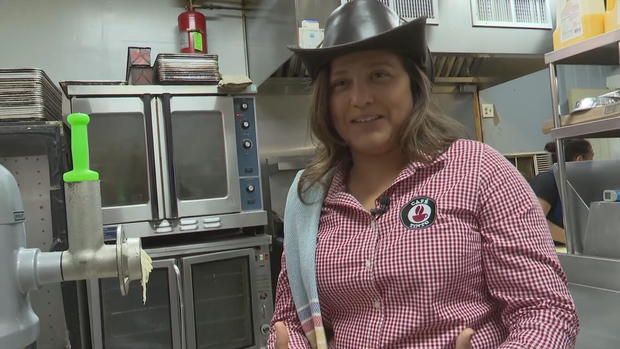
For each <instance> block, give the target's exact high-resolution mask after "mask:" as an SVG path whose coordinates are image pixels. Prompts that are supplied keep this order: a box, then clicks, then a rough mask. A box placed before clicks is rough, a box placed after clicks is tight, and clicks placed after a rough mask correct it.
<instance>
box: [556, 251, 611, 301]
mask: <svg viewBox="0 0 620 349" xmlns="http://www.w3.org/2000/svg"><path fill="white" fill-rule="evenodd" d="M558 258H559V259H560V263H561V264H562V268H563V269H564V272H565V273H566V277H567V278H568V282H570V283H574V284H580V285H588V286H592V287H597V288H604V289H608V290H612V291H619V292H620V278H619V277H617V276H618V275H620V260H616V259H608V258H599V257H587V256H578V255H571V254H564V253H560V254H558Z"/></svg>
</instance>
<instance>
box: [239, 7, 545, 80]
mask: <svg viewBox="0 0 620 349" xmlns="http://www.w3.org/2000/svg"><path fill="white" fill-rule="evenodd" d="M392 1H394V0H392ZM399 1H400V2H403V0H399ZM409 1H411V2H416V1H419V0H409ZM430 1H432V0H430ZM487 1H489V0H487ZM537 1H541V0H537ZM547 1H549V0H547ZM438 3H439V5H438V9H437V12H436V13H437V18H435V19H434V21H433V22H437V25H435V24H429V25H427V31H428V41H429V47H430V49H431V51H432V52H433V61H434V64H435V82H436V83H437V84H457V85H458V84H469V85H471V84H475V85H478V87H479V88H480V89H483V88H488V87H490V86H493V85H496V84H499V83H502V82H505V81H509V80H512V79H514V78H517V77H519V76H523V75H526V74H529V73H533V72H535V71H538V70H541V69H544V68H545V67H546V66H545V64H544V59H543V55H544V54H545V53H547V52H549V51H551V50H552V49H551V47H552V44H551V30H549V29H539V28H538V29H533V28H505V27H477V26H474V25H473V24H472V23H473V20H472V15H471V13H472V10H471V4H470V1H465V0H460V1H451V2H450V4H449V6H448V5H447V4H446V3H447V2H442V1H439V2H438ZM340 4H341V0H246V1H243V6H244V7H245V8H246V9H247V10H248V11H245V17H246V21H245V24H246V40H247V55H248V63H249V71H250V77H251V78H252V80H253V81H254V83H255V84H256V85H258V86H260V85H261V84H263V83H264V82H265V81H266V80H267V79H269V78H277V80H283V79H282V78H287V79H291V80H292V81H293V80H300V79H301V80H304V79H305V80H307V74H306V72H305V67H304V66H303V64H302V63H301V61H299V60H298V59H297V58H296V57H294V56H293V55H292V53H291V51H289V50H288V49H287V48H286V46H287V45H290V44H294V43H296V42H297V28H298V27H299V25H300V24H301V21H302V20H303V19H316V20H318V21H319V23H320V26H321V27H323V26H324V24H325V19H326V18H327V16H328V15H329V14H330V13H331V12H332V11H333V10H334V9H335V8H336V7H338V6H340ZM412 6H413V5H412ZM294 84H299V82H294Z"/></svg>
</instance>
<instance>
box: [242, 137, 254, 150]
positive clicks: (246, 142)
mask: <svg viewBox="0 0 620 349" xmlns="http://www.w3.org/2000/svg"><path fill="white" fill-rule="evenodd" d="M243 147H244V148H245V149H250V148H252V141H251V140H249V139H245V140H244V141H243Z"/></svg>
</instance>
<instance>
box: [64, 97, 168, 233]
mask: <svg viewBox="0 0 620 349" xmlns="http://www.w3.org/2000/svg"><path fill="white" fill-rule="evenodd" d="M154 106H155V101H154V100H152V98H151V97H150V96H144V97H118V98H117V97H99V98H74V99H73V100H72V106H71V108H72V111H73V112H79V113H86V114H88V115H90V124H89V125H88V134H89V146H90V165H91V168H92V169H93V170H95V171H97V172H99V174H100V178H101V204H102V207H103V223H104V224H117V223H126V222H136V221H147V220H153V219H158V218H159V217H162V216H163V205H161V204H160V203H159V202H160V200H158V198H160V197H161V193H158V191H157V183H158V182H161V176H159V175H158V173H159V167H160V165H159V163H158V162H157V161H155V159H156V158H157V157H159V153H158V152H159V149H158V147H156V146H154V144H155V143H154V142H157V137H156V136H155V135H156V134H157V130H156V129H155V127H156V125H155V124H154V122H153V121H154V118H153V116H152V113H151V111H152V110H154V109H153V107H154Z"/></svg>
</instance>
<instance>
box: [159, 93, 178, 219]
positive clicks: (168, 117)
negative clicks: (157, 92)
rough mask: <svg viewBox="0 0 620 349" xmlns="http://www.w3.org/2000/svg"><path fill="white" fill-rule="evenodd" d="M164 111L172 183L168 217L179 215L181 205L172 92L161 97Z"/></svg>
mask: <svg viewBox="0 0 620 349" xmlns="http://www.w3.org/2000/svg"><path fill="white" fill-rule="evenodd" d="M161 104H162V109H163V110H162V111H163V115H164V132H165V135H166V157H167V158H168V180H169V183H170V188H169V191H170V206H171V207H170V211H171V212H170V216H171V217H168V218H178V217H179V206H178V204H177V181H176V178H175V174H174V148H173V147H174V146H173V139H172V111H171V110H170V94H169V93H164V94H163V95H162V98H161Z"/></svg>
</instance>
